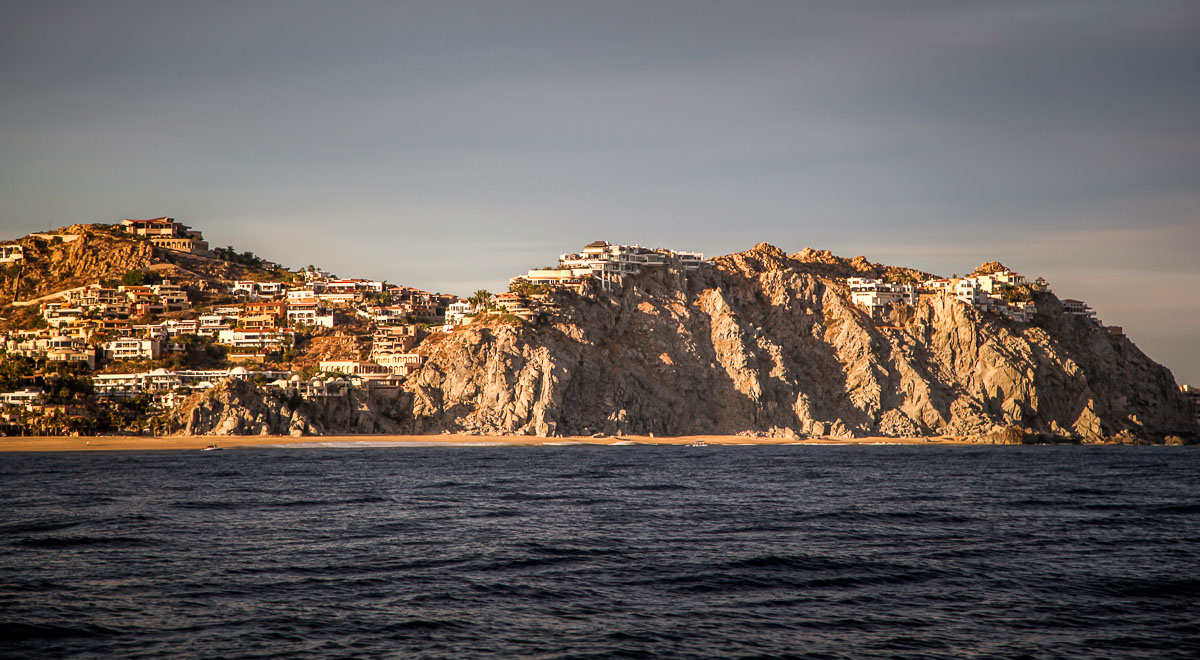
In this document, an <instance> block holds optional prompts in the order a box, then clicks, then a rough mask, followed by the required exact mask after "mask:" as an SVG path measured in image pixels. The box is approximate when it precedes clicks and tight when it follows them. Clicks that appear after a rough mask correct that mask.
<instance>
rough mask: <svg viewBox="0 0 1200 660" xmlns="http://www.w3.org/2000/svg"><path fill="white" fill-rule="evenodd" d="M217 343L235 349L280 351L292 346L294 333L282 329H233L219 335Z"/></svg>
mask: <svg viewBox="0 0 1200 660" xmlns="http://www.w3.org/2000/svg"><path fill="white" fill-rule="evenodd" d="M217 343H219V344H225V345H228V346H232V347H233V348H262V349H272V350H274V349H279V348H283V347H284V346H290V345H291V343H292V331H291V330H286V329H283V330H280V329H250V328H232V329H229V330H221V331H219V332H218V333H217Z"/></svg>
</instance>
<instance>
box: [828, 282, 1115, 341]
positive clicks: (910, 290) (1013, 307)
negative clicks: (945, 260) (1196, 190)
mask: <svg viewBox="0 0 1200 660" xmlns="http://www.w3.org/2000/svg"><path fill="white" fill-rule="evenodd" d="M846 284H847V286H848V287H849V288H850V299H851V301H853V302H854V303H855V304H856V305H859V306H860V307H863V308H864V309H866V310H867V311H869V312H871V313H872V314H877V313H879V312H881V311H883V310H884V309H886V308H887V306H888V305H890V304H892V303H905V304H908V305H915V304H917V301H918V299H919V297H920V296H921V295H946V296H951V297H953V298H955V299H956V300H959V301H961V302H963V303H965V304H968V305H970V306H972V307H974V308H976V309H978V310H981V311H985V312H995V313H997V314H1000V315H1001V316H1005V317H1008V318H1010V319H1012V320H1014V321H1019V322H1022V323H1028V322H1029V321H1032V320H1033V317H1034V315H1035V314H1036V311H1037V308H1036V306H1035V305H1034V303H1033V302H1031V301H1019V300H1009V299H1007V298H1006V297H1005V295H1004V294H1005V292H1006V291H1007V290H1009V289H1010V288H1011V287H1017V286H1021V285H1028V286H1029V287H1030V288H1031V289H1033V290H1035V291H1049V290H1050V289H1049V286H1048V285H1047V283H1046V281H1045V280H1044V279H1042V278H1040V277H1039V278H1037V280H1035V281H1034V282H1026V281H1025V278H1024V276H1022V275H1021V274H1020V273H1015V272H1013V271H1011V270H1001V271H998V272H994V273H987V274H981V275H971V276H969V277H953V278H941V279H932V280H926V281H924V282H922V283H921V284H893V283H888V282H884V281H883V280H878V279H872V278H866V277H851V278H848V279H847V280H846ZM1062 304H1063V311H1064V312H1066V313H1067V314H1071V315H1073V316H1080V317H1083V318H1087V319H1090V320H1092V321H1095V322H1096V323H1100V320H1099V319H1097V318H1096V312H1095V311H1094V310H1092V308H1090V307H1088V305H1087V303H1085V302H1083V301H1082V300H1075V299H1073V298H1066V299H1064V300H1063V301H1062ZM1108 330H1109V331H1110V332H1112V333H1113V334H1116V335H1120V334H1123V331H1122V329H1121V328H1120V327H1118V326H1109V327H1108Z"/></svg>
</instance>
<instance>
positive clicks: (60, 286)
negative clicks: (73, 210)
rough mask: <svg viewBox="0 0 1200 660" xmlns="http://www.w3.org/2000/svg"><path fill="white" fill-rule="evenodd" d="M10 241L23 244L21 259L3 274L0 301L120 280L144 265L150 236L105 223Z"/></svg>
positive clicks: (150, 252) (151, 252) (149, 260)
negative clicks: (140, 236) (139, 236)
mask: <svg viewBox="0 0 1200 660" xmlns="http://www.w3.org/2000/svg"><path fill="white" fill-rule="evenodd" d="M15 243H16V244H18V245H21V246H22V247H23V248H24V254H25V260H24V262H23V263H20V264H17V265H14V266H12V267H10V268H9V269H8V270H7V271H6V272H5V273H3V280H4V281H3V283H2V286H0V304H4V303H9V302H12V301H13V300H14V299H16V300H29V299H32V298H36V297H38V296H42V295H45V294H49V293H55V292H58V291H62V290H65V289H70V288H72V287H76V286H83V285H85V284H92V283H94V282H97V281H102V280H107V279H120V278H121V276H122V275H124V274H125V273H126V272H127V271H130V270H135V269H142V268H147V267H148V266H150V264H151V263H152V261H153V258H154V246H153V245H151V244H150V242H149V241H145V240H138V239H135V238H133V237H131V236H129V235H127V234H124V233H122V232H121V231H120V230H119V229H114V228H112V227H111V226H109V225H73V226H71V227H66V228H64V229H60V230H58V231H56V232H54V233H53V234H31V235H29V236H26V237H24V238H22V239H20V240H17V241H15Z"/></svg>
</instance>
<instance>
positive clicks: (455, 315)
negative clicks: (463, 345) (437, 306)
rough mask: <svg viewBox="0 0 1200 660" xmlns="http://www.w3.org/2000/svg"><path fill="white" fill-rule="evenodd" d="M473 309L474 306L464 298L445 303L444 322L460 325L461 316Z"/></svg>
mask: <svg viewBox="0 0 1200 660" xmlns="http://www.w3.org/2000/svg"><path fill="white" fill-rule="evenodd" d="M474 311H475V307H474V306H473V305H471V303H469V302H467V301H465V300H461V299H460V300H458V301H456V302H452V303H450V304H449V305H446V323H447V324H448V325H462V322H463V318H464V317H466V315H467V314H471V313H473V312H474Z"/></svg>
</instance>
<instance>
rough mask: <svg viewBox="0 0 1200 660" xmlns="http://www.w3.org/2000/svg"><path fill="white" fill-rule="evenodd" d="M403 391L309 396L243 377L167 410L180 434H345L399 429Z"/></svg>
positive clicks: (172, 427)
mask: <svg viewBox="0 0 1200 660" xmlns="http://www.w3.org/2000/svg"><path fill="white" fill-rule="evenodd" d="M406 400H407V398H406V397H405V396H403V395H402V393H400V392H396V391H389V392H366V391H364V390H347V391H345V392H344V393H343V394H340V395H337V396H322V397H318V398H315V399H311V400H303V399H301V398H299V397H298V396H288V395H287V394H286V393H282V392H278V391H275V390H272V389H267V388H259V387H256V386H255V385H254V384H253V383H249V382H246V381H241V380H233V379H229V380H224V381H222V382H220V383H218V384H217V385H216V386H214V387H213V388H212V389H210V390H207V391H204V392H198V393H196V394H193V395H192V396H190V397H188V398H187V399H186V400H185V401H184V402H183V403H181V404H180V405H179V406H178V407H176V408H175V409H174V410H172V411H171V413H170V414H169V415H168V416H167V418H166V422H167V429H168V431H169V432H171V433H175V434H178V435H292V436H303V435H339V434H359V433H399V432H400V430H401V427H400V425H399V423H398V422H397V421H396V419H395V418H399V417H400V416H401V415H402V414H403V407H402V406H403V402H405V401H406Z"/></svg>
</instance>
